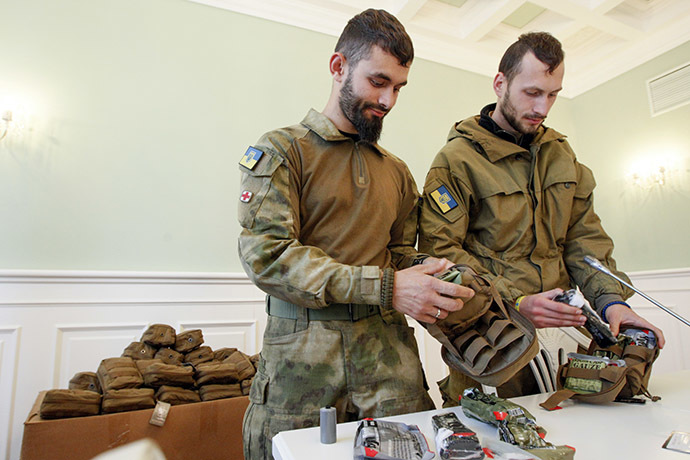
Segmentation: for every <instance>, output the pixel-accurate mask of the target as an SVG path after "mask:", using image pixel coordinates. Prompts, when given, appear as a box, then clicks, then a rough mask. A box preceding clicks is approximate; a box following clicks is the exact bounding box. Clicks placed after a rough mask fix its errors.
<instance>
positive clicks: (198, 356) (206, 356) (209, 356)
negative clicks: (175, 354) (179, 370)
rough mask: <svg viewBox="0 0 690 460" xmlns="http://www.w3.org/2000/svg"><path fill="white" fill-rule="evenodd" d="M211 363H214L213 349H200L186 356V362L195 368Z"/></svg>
mask: <svg viewBox="0 0 690 460" xmlns="http://www.w3.org/2000/svg"><path fill="white" fill-rule="evenodd" d="M209 361H213V350H212V349H211V347H199V348H197V349H195V350H192V351H190V352H189V353H187V354H186V355H184V362H186V363H190V364H192V365H194V366H197V365H199V364H201V363H206V362H209Z"/></svg>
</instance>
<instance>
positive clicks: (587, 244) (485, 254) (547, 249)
mask: <svg viewBox="0 0 690 460" xmlns="http://www.w3.org/2000/svg"><path fill="white" fill-rule="evenodd" d="M595 185H596V184H595V182H594V176H593V175H592V172H591V171H590V170H589V169H588V168H587V167H586V166H584V165H582V164H581V163H579V162H578V161H577V159H576V157H575V153H574V152H573V151H572V149H571V148H570V145H569V144H568V142H567V141H566V139H565V136H564V135H562V134H560V133H558V132H556V131H554V130H553V129H550V128H543V127H542V128H540V131H539V133H537V135H536V136H535V138H534V140H533V141H532V143H531V145H530V148H529V150H526V149H525V148H522V147H520V146H519V145H517V144H515V143H513V142H509V141H507V140H504V139H502V138H500V137H498V136H496V135H494V134H493V133H491V132H490V131H488V130H487V129H485V128H483V127H482V126H480V125H479V116H476V117H472V118H469V119H466V120H464V121H462V122H460V123H457V124H456V125H454V126H453V128H452V129H451V131H450V134H449V136H448V142H447V144H446V145H445V146H444V147H443V148H442V149H441V151H440V152H439V153H438V155H437V156H436V158H435V159H434V161H433V163H432V166H431V169H430V171H429V173H428V175H427V178H426V183H425V185H424V196H423V201H422V211H421V218H420V237H419V249H420V251H424V252H428V253H429V254H431V255H434V256H437V257H446V258H448V259H450V260H452V261H454V262H456V263H463V264H467V265H469V266H471V267H472V268H473V269H474V270H475V271H477V273H480V274H486V275H487V276H488V277H489V278H490V279H491V280H492V281H493V282H494V284H495V285H496V287H497V288H498V290H499V292H500V294H501V296H502V297H504V298H505V299H507V300H508V301H514V300H515V299H517V297H519V296H521V295H527V294H534V293H537V292H542V291H545V290H549V289H553V288H556V287H560V288H563V289H567V288H568V287H570V286H571V284H572V283H575V284H576V285H578V286H579V287H580V289H581V290H582V292H583V294H584V295H585V297H586V298H587V299H588V300H589V301H590V302H594V303H592V305H593V306H594V307H595V308H596V309H597V310H598V311H601V309H602V308H603V306H604V305H606V304H607V303H608V302H611V301H614V300H621V299H623V298H628V297H630V295H631V294H632V292H630V291H629V290H627V289H624V288H623V287H622V286H621V285H620V284H619V283H618V282H617V281H615V280H613V279H611V278H609V277H607V276H606V275H604V274H603V273H599V272H597V271H596V270H594V269H593V268H591V267H589V266H588V265H587V264H586V263H584V262H583V257H584V256H585V255H591V256H594V257H596V258H597V259H599V260H600V261H601V262H602V263H603V264H604V265H606V266H607V267H609V268H610V269H611V270H612V271H614V272H615V273H616V274H617V275H618V276H621V277H623V279H627V277H626V276H625V274H623V273H621V272H617V271H615V269H616V264H615V261H614V260H613V258H612V257H611V254H612V251H613V242H612V241H611V239H610V238H609V237H608V235H607V234H606V233H605V232H604V229H603V228H602V227H601V222H600V220H599V217H598V216H597V215H596V214H595V212H594V207H593V190H594V187H595Z"/></svg>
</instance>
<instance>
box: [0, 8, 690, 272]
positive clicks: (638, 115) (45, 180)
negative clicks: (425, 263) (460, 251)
mask: <svg viewBox="0 0 690 460" xmlns="http://www.w3.org/2000/svg"><path fill="white" fill-rule="evenodd" d="M0 11H2V14H1V15H0V43H3V44H4V46H3V53H2V61H0V100H2V98H3V96H7V95H13V96H15V97H18V98H20V99H21V100H23V101H25V104H26V105H27V106H28V107H29V109H30V111H31V113H32V118H31V122H30V123H29V124H28V125H27V127H26V128H25V129H24V131H23V132H22V133H21V135H19V136H17V135H14V134H11V135H10V136H8V137H7V138H6V139H4V140H3V141H0V219H2V224H1V225H0V270H1V269H66V270H134V271H139V270H141V271H148V270H152V271H208V272H225V271H231V272H232V271H242V269H241V267H240V264H239V260H238V258H237V253H236V237H237V234H238V233H239V225H238V224H237V221H236V213H237V202H238V195H239V172H238V166H237V162H238V161H239V158H240V156H241V154H242V153H244V150H245V149H246V147H247V145H249V144H252V143H253V142H254V141H255V140H256V139H257V138H258V137H259V136H260V135H261V134H262V133H263V132H265V131H267V130H269V129H272V128H275V127H278V126H284V125H288V124H293V123H295V122H298V121H299V120H301V118H302V117H303V116H304V114H305V113H306V111H307V110H308V108H309V107H314V108H316V109H317V110H321V109H322V108H323V106H324V105H325V103H326V99H327V98H328V94H329V92H330V75H329V73H328V58H329V56H330V53H331V52H332V49H333V46H334V45H335V40H336V39H335V37H331V36H326V35H322V34H318V33H315V32H310V31H306V30H303V29H299V28H295V27H289V26H284V25H280V24H276V23H273V22H270V21H265V20H261V19H257V18H253V17H249V16H244V15H240V14H236V13H232V12H228V11H224V10H220V9H216V8H212V7H207V6H203V5H199V4H196V3H192V2H189V1H186V0H117V1H115V0H61V1H60V2H55V1H54V0H21V1H17V0H0ZM688 50H689V49H688V47H687V46H685V48H684V50H683V47H681V48H679V49H678V50H675V51H673V52H671V53H667V55H665V56H663V57H662V58H660V59H658V60H656V61H654V62H652V63H650V64H649V65H646V66H642V68H641V69H646V68H648V67H649V69H648V70H647V71H646V72H649V73H651V74H652V76H653V75H656V74H658V73H660V72H662V71H664V70H666V68H668V67H671V66H674V65H679V64H681V63H682V61H683V59H684V57H683V55H685V56H687V55H688ZM683 51H684V52H683ZM496 59H497V61H498V59H499V57H498V56H497V58H496ZM657 61H658V62H657ZM645 75H646V74H645V73H644V72H643V73H640V70H639V69H636V70H634V71H633V72H630V73H629V74H627V75H625V76H623V77H621V78H618V79H616V80H614V81H613V82H612V83H611V84H610V85H604V86H602V87H600V88H597V89H595V90H593V91H591V92H590V93H587V94H585V95H583V96H580V97H578V98H576V99H574V100H566V99H563V98H562V99H561V100H559V101H558V102H557V104H556V106H555V107H554V109H553V110H552V115H551V116H550V117H549V121H548V122H547V124H548V125H550V126H553V127H555V128H557V129H559V130H560V131H563V132H565V133H568V134H569V135H570V138H571V141H572V143H573V145H574V146H575V147H576V148H577V149H579V154H580V156H581V157H582V159H583V160H584V161H585V162H586V163H588V164H589V165H590V166H591V167H592V168H593V169H594V170H595V174H596V175H597V178H598V180H599V183H600V186H599V189H598V192H597V209H598V210H599V211H600V214H601V215H602V218H603V220H604V223H605V225H606V227H607V228H608V229H609V230H610V233H611V234H612V235H613V236H614V238H615V239H616V240H617V244H618V250H617V256H618V259H619V260H621V261H624V262H625V264H624V265H622V266H623V268H626V269H654V268H668V267H685V266H687V265H688V263H687V262H686V261H687V250H688V249H687V248H688V247H689V246H690V245H689V244H688V239H687V237H684V236H683V235H684V234H685V232H682V231H678V229H679V228H681V229H682V226H679V225H672V224H678V223H680V221H681V220H682V217H683V216H682V215H681V216H679V217H677V212H678V211H679V209H680V208H681V206H680V204H681V203H683V201H682V199H680V198H679V199H678V201H677V202H670V203H669V202H667V201H666V200H660V199H657V200H656V201H653V200H652V201H648V202H646V203H643V204H644V205H645V206H646V207H648V210H647V214H646V215H648V216H649V217H650V219H654V220H655V222H656V226H658V227H659V228H658V231H659V232H661V234H660V235H657V234H656V233H654V232H651V233H650V232H649V231H648V229H649V228H650V227H648V226H647V225H644V224H647V223H645V222H639V221H638V217H637V216H638V215H639V207H637V205H635V204H634V203H635V202H633V201H631V204H630V205H629V206H626V207H621V206H618V202H619V201H620V199H621V196H620V193H621V192H619V191H618V190H617V186H616V182H615V181H616V180H617V179H616V177H617V176H616V177H614V175H612V174H608V171H610V170H611V169H616V166H617V165H618V163H621V162H623V161H624V159H625V157H626V155H627V154H628V153H629V152H630V148H628V147H626V145H625V142H624V141H626V139H629V136H630V132H629V131H630V130H629V125H630V123H631V122H630V121H623V122H619V121H618V120H619V116H620V115H621V114H620V113H619V112H624V113H625V115H626V117H629V118H631V119H633V120H635V121H636V122H635V124H634V128H635V130H636V134H637V136H638V137H639V139H640V141H638V142H633V143H632V144H633V145H635V146H638V144H640V143H641V140H642V139H645V138H648V137H652V136H657V135H660V134H662V133H663V134H664V137H665V138H669V141H671V140H673V141H676V140H677V141H678V142H679V143H681V145H684V147H685V149H684V151H685V152H687V151H688V149H687V144H688V137H687V133H686V130H681V129H680V121H679V120H678V119H679V118H680V119H682V118H683V115H684V116H685V119H687V115H688V111H687V110H688V109H687V108H686V109H681V110H682V111H675V112H672V113H670V114H669V115H665V116H662V117H657V118H655V119H652V120H650V119H649V116H648V110H647V108H646V105H645V104H646V102H645V101H644V100H642V101H638V102H635V100H634V98H633V97H631V96H629V95H628V94H627V92H628V90H627V89H626V91H625V92H621V91H620V90H619V88H620V86H619V85H624V86H625V87H626V88H628V87H629V88H631V89H630V91H633V90H634V91H637V92H639V97H640V98H645V97H646V96H645V93H644V88H643V87H640V88H639V90H638V89H634V88H636V87H635V85H638V83H639V81H643V80H644V79H645V78H648V77H646V76H645ZM619 82H622V83H619ZM494 99H495V97H494V95H493V92H492V91H491V79H490V78H487V77H483V76H479V75H476V74H473V73H469V72H465V71H461V70H458V69H453V68H450V67H447V66H443V65H440V64H436V63H432V62H428V61H425V60H423V59H417V60H416V62H415V63H414V65H413V67H412V70H411V72H410V84H409V85H408V87H406V88H405V89H403V92H402V94H401V96H400V98H399V100H398V105H397V106H396V108H395V110H394V111H393V112H391V114H390V115H389V116H388V117H387V120H386V125H385V128H384V133H383V137H382V145H384V146H385V147H387V148H389V149H390V150H391V151H393V152H394V153H396V154H397V155H398V156H400V157H402V158H403V159H404V160H405V161H406V162H407V163H408V164H409V166H410V169H411V170H412V172H413V174H414V176H415V178H416V180H417V182H418V185H419V186H420V187H421V185H422V183H423V181H424V175H425V173H426V169H427V168H428V165H429V163H430V162H431V159H432V158H433V155H434V154H435V153H436V152H437V151H438V149H439V148H440V147H441V146H442V145H443V143H444V140H445V137H446V134H447V132H448V130H449V128H450V126H451V124H452V123H453V122H454V121H457V120H459V119H462V118H464V117H466V116H469V115H472V114H475V113H476V112H478V110H479V109H480V108H481V107H482V106H483V105H484V104H485V103H488V102H490V101H493V100H494ZM601 103H604V104H603V105H604V107H599V106H598V104H601ZM622 105H624V106H623V107H621V106H622ZM616 107H618V108H616ZM607 110H612V111H615V112H614V113H616V114H617V115H618V116H617V117H612V116H606V115H607V114H606V111H607ZM665 120H669V121H665ZM671 120H672V121H673V123H675V124H673V123H671ZM604 125H605V126H604ZM612 128H613V130H612ZM603 129H606V131H603ZM612 132H613V133H614V134H615V135H612V134H611V133H612ZM657 132H658V133H659V134H657ZM578 133H579V136H578V135H577V134H578ZM598 139H601V141H600V142H598ZM607 144H610V145H607ZM656 145H657V147H658V143H657V144H656ZM602 146H605V147H606V148H605V150H606V155H605V157H604V155H599V152H600V151H602V150H604V149H601V147H602ZM650 200H651V199H650ZM607 204H608V206H607ZM638 204H639V203H638ZM684 210H685V213H681V214H684V215H687V205H686V206H685V208H684ZM623 224H625V225H623ZM669 224H671V225H669ZM655 229H656V227H655ZM637 241H644V242H645V243H644V244H643V245H644V246H646V248H645V251H647V252H644V251H643V252H640V251H639V250H638V248H637V245H635V242H637ZM652 241H654V242H656V241H659V243H658V246H657V245H652V244H651V242H652ZM638 245H639V244H638ZM678 247H681V248H683V252H684V253H685V257H683V256H682V254H680V253H679V252H680V251H678ZM655 254H665V255H664V256H663V257H660V256H659V257H655V256H654V255H655Z"/></svg>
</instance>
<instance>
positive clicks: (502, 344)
mask: <svg viewBox="0 0 690 460" xmlns="http://www.w3.org/2000/svg"><path fill="white" fill-rule="evenodd" d="M438 277H439V278H440V279H442V280H444V281H449V282H452V283H455V284H461V285H463V286H467V287H469V288H471V289H472V290H473V291H474V292H475V295H474V297H472V298H471V299H470V300H469V301H467V302H465V305H464V307H463V308H462V309H461V310H459V311H455V312H452V313H450V314H449V315H448V316H447V317H446V318H445V319H443V320H440V321H437V322H436V323H435V324H426V323H421V324H422V325H423V326H424V327H425V328H426V329H427V330H428V331H429V333H430V334H431V335H432V336H433V337H434V338H436V340H438V341H439V342H441V344H442V345H443V347H442V348H441V357H442V358H443V360H444V361H445V363H446V364H447V365H448V366H450V367H452V368H453V369H455V370H457V371H460V372H462V373H463V374H465V375H467V376H469V377H471V378H473V379H475V380H477V381H478V382H480V383H482V384H484V385H489V386H493V387H497V386H499V385H501V384H503V383H505V382H507V381H508V380H509V379H510V378H511V377H512V376H513V375H515V374H516V373H517V372H518V371H519V370H520V369H522V368H523V367H524V366H526V365H527V363H529V361H530V360H531V359H532V358H534V357H535V356H536V354H537V352H538V351H539V344H538V342H537V340H536V330H535V328H534V325H533V324H532V322H531V321H529V320H528V319H527V318H525V317H524V316H523V315H522V314H521V313H520V312H518V311H517V310H515V309H514V308H506V306H505V305H504V304H503V300H502V299H501V296H500V295H499V294H498V291H497V290H496V288H495V287H494V286H493V285H492V284H491V282H490V281H489V280H487V279H486V278H484V277H482V276H480V275H477V274H476V273H475V272H474V271H473V270H472V269H471V268H469V267H467V266H465V265H455V266H453V267H451V268H450V269H449V270H447V271H446V272H444V273H442V274H440V275H439V276H438Z"/></svg>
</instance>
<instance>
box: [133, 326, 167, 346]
mask: <svg viewBox="0 0 690 460" xmlns="http://www.w3.org/2000/svg"><path fill="white" fill-rule="evenodd" d="M175 337H176V336H175V328H174V327H172V326H168V325H167V324H152V325H150V326H149V328H148V329H146V331H144V334H143V335H142V336H141V341H142V342H144V343H147V344H149V345H153V346H154V347H156V348H160V347H169V346H171V345H175Z"/></svg>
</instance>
